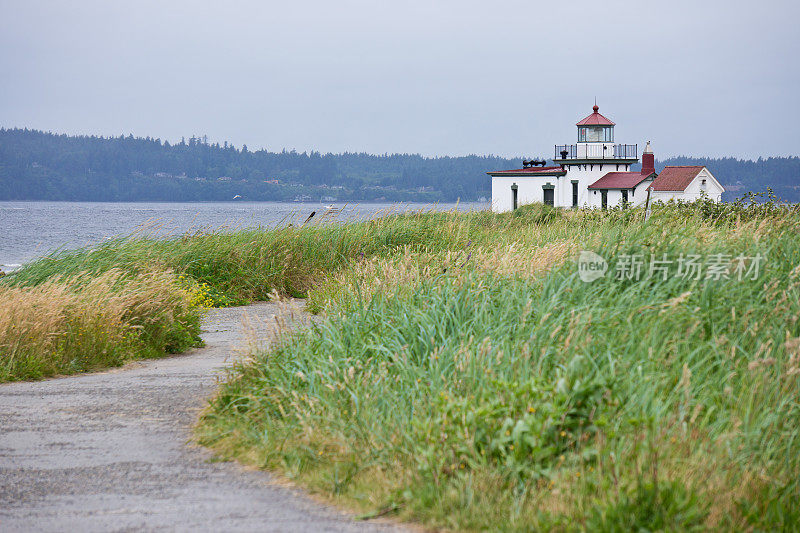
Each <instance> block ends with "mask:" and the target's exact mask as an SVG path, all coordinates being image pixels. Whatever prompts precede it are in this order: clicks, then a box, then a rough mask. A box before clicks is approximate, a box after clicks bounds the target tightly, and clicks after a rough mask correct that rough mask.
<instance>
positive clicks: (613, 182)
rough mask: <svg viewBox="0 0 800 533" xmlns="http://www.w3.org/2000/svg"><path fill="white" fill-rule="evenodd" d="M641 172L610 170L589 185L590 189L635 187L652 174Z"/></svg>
mask: <svg viewBox="0 0 800 533" xmlns="http://www.w3.org/2000/svg"><path fill="white" fill-rule="evenodd" d="M652 175H653V173H652V172H651V173H650V174H642V173H641V172H609V173H608V174H606V175H605V176H603V177H602V178H600V179H599V180H597V181H595V182H594V183H592V184H591V185H589V188H590V189H633V188H634V187H636V186H637V185H639V184H640V183H641V182H643V181H644V180H645V179H647V178H649V177H650V176H652Z"/></svg>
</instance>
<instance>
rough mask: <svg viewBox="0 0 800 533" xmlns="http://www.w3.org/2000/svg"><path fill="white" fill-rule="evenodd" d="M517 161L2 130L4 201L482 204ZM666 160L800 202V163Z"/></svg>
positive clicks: (735, 187)
mask: <svg viewBox="0 0 800 533" xmlns="http://www.w3.org/2000/svg"><path fill="white" fill-rule="evenodd" d="M529 155H530V154H529ZM533 155H534V156H535V154H533ZM520 159H521V158H516V159H506V158H501V157H495V156H475V155H471V156H464V157H435V158H427V157H422V156H420V155H413V154H391V155H389V154H384V155H370V154H363V153H344V154H320V153H318V152H310V153H306V152H303V153H297V152H295V151H286V150H284V151H282V152H269V151H266V150H258V151H250V150H248V149H247V147H246V146H243V147H242V148H241V149H238V148H235V147H233V146H232V145H228V144H227V143H224V144H222V145H220V144H219V143H213V144H210V143H208V142H207V141H206V140H205V139H204V138H195V137H192V138H190V139H189V140H188V141H186V140H182V141H181V142H180V143H176V144H170V143H168V142H162V141H161V140H159V139H151V138H149V137H148V138H137V137H133V136H130V135H129V136H127V137H124V136H120V137H111V138H106V137H95V136H68V135H57V134H52V133H45V132H41V131H35V130H28V129H0V200H72V201H80V200H82V201H199V200H217V201H225V200H231V199H232V198H233V197H234V196H237V195H238V196H240V197H241V199H242V200H258V201H263V200H276V201H288V200H294V199H302V200H307V201H325V202H334V201H338V202H341V201H350V200H381V201H400V200H405V201H424V202H429V201H454V200H456V199H458V198H460V199H462V200H476V199H478V198H481V197H484V198H488V197H490V196H491V183H490V180H489V177H488V176H487V175H486V172H487V171H490V170H498V169H507V168H518V167H519V166H520ZM664 164H671V165H673V164H675V165H688V164H702V165H706V166H708V167H709V169H711V172H712V173H713V174H714V175H715V176H716V177H717V178H718V179H719V180H720V181H721V182H722V183H723V185H725V186H726V187H727V188H728V189H729V191H730V192H728V193H726V195H725V196H726V199H730V198H733V197H734V196H740V195H741V194H742V193H744V192H746V191H748V190H752V191H763V190H765V189H766V187H768V186H771V187H772V188H773V189H775V190H776V192H778V194H779V196H781V197H782V198H784V199H786V200H791V201H800V188H798V186H800V158H798V157H789V158H769V159H759V160H758V161H741V160H737V159H732V158H726V159H689V158H673V159H670V160H667V161H663V162H660V166H662V167H663V165H664Z"/></svg>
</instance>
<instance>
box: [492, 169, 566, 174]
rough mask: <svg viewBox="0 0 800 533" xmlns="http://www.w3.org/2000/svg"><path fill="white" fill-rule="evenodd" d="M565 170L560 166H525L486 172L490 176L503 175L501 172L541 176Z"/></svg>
mask: <svg viewBox="0 0 800 533" xmlns="http://www.w3.org/2000/svg"><path fill="white" fill-rule="evenodd" d="M566 173H567V171H566V170H564V169H563V168H561V167H526V168H517V169H514V170H495V171H494V172H487V174H489V175H491V176H495V175H498V174H499V175H503V174H514V175H525V176H527V175H531V176H536V175H543V176H554V175H556V174H566Z"/></svg>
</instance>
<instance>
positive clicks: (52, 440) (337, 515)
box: [0, 303, 396, 532]
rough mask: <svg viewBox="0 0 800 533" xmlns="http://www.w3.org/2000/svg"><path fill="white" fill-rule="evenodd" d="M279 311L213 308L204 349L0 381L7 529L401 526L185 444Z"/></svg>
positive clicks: (2, 501)
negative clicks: (351, 511)
mask: <svg viewBox="0 0 800 533" xmlns="http://www.w3.org/2000/svg"><path fill="white" fill-rule="evenodd" d="M295 305H301V304H295ZM295 312H297V308H296V307H295ZM276 314H279V308H278V306H277V305H276V304H270V303H261V304H256V305H252V306H248V307H246V308H228V309H212V310H211V312H210V314H209V316H208V317H207V319H206V321H205V324H204V334H203V338H204V339H205V341H206V347H205V348H202V349H198V350H194V351H193V352H190V353H188V354H186V355H181V356H175V357H169V358H166V359H160V360H152V361H145V362H141V363H133V364H131V365H128V366H126V367H124V368H121V369H115V370H111V371H108V372H101V373H94V374H84V375H78V376H73V377H65V378H59V379H51V380H47V381H39V382H33V383H11V384H6V385H0V531H3V532H5V531H126V530H136V531H142V530H144V531H149V530H171V531H174V530H177V531H186V530H192V531H197V530H204V531H378V530H380V531H389V530H395V529H396V526H393V525H391V524H388V523H376V522H356V521H354V520H353V519H352V517H351V516H349V515H346V514H344V513H342V512H340V511H338V510H336V509H333V508H331V507H328V506H324V505H321V504H319V503H317V502H314V501H312V500H311V499H310V498H308V497H307V496H304V495H303V494H302V493H300V492H299V491H297V490H294V489H290V488H287V487H284V486H281V485H278V484H276V483H275V482H274V481H273V480H272V479H271V477H270V475H269V474H268V473H265V472H258V471H253V470H246V469H244V468H242V467H240V466H238V465H237V464H235V463H220V462H210V461H209V459H210V458H211V455H210V454H209V452H208V451H206V450H204V449H202V448H199V447H197V446H192V445H190V444H188V441H189V439H190V438H191V426H192V424H193V423H194V421H195V419H196V416H197V413H198V411H199V409H200V408H201V407H202V406H203V403H204V401H203V400H204V398H207V397H208V396H209V395H211V394H212V393H213V391H214V388H215V384H216V382H217V380H218V377H219V375H220V369H221V368H223V367H225V366H226V365H229V364H230V363H231V361H232V359H233V358H235V357H236V352H235V349H236V348H237V347H240V346H242V345H243V343H245V341H246V339H247V337H248V335H247V333H246V332H247V331H251V332H255V334H256V337H261V338H263V337H264V336H265V335H266V334H267V331H268V330H269V329H270V325H272V324H275V315H276ZM243 322H245V323H246V322H249V323H250V324H251V326H250V327H244V326H243Z"/></svg>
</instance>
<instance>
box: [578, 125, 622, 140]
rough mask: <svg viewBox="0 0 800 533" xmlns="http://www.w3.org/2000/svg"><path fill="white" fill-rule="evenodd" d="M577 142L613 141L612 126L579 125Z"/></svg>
mask: <svg viewBox="0 0 800 533" xmlns="http://www.w3.org/2000/svg"><path fill="white" fill-rule="evenodd" d="M578 142H583V143H585V142H590V143H591V142H614V128H613V127H612V126H579V127H578Z"/></svg>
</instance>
